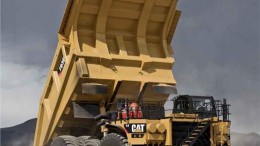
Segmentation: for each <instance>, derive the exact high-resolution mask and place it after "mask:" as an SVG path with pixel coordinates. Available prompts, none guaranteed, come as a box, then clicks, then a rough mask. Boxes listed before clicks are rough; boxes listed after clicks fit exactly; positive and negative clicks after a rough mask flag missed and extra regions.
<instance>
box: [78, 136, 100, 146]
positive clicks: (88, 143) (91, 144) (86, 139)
mask: <svg viewBox="0 0 260 146" xmlns="http://www.w3.org/2000/svg"><path fill="white" fill-rule="evenodd" d="M77 139H78V141H81V143H82V144H83V146H100V140H99V139H96V138H95V137H91V136H80V137H78V138H77Z"/></svg>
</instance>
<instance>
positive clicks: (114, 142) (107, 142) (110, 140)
mask: <svg viewBox="0 0 260 146" xmlns="http://www.w3.org/2000/svg"><path fill="white" fill-rule="evenodd" d="M101 146H128V141H127V139H126V138H125V137H123V136H121V135H119V134H116V133H110V134H108V135H107V136H105V137H103V138H102V140H101Z"/></svg>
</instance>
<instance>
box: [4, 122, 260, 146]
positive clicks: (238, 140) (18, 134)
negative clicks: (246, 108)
mask: <svg viewBox="0 0 260 146" xmlns="http://www.w3.org/2000/svg"><path fill="white" fill-rule="evenodd" d="M35 127H36V119H31V120H28V121H26V122H24V123H22V124H20V125H17V126H14V127H8V128H2V129H1V130H0V131H1V146H33V138H34V130H35ZM231 142H232V143H231V144H232V146H260V135H258V134H256V133H249V134H242V133H234V132H232V133H231Z"/></svg>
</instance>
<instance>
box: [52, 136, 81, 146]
mask: <svg viewBox="0 0 260 146" xmlns="http://www.w3.org/2000/svg"><path fill="white" fill-rule="evenodd" d="M51 146H82V143H81V142H80V141H78V140H77V138H76V137H74V136H69V135H64V136H59V137H57V138H55V139H54V140H53V141H52V143H51Z"/></svg>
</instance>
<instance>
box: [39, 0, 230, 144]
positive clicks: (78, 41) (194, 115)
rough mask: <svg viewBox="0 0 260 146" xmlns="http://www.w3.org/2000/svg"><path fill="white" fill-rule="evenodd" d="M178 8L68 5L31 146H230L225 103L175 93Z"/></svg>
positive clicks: (135, 2) (165, 2) (105, 0)
mask: <svg viewBox="0 0 260 146" xmlns="http://www.w3.org/2000/svg"><path fill="white" fill-rule="evenodd" d="M176 5H177V0H68V4H67V8H66V11H65V14H64V17H63V20H62V23H61V26H60V29H59V32H58V40H59V41H58V45H57V49H56V52H55V55H54V59H53V62H52V65H51V67H50V71H49V74H48V78H47V82H46V85H45V87H44V91H43V94H42V97H41V100H40V107H39V114H38V120H37V127H36V131H35V139H34V146H100V145H101V146H130V145H139V146H140V145H143V146H144V145H145V146H146V145H149V146H150V145H152V146H192V145H194V146H229V145H230V132H229V127H230V121H229V110H228V109H229V105H228V104H227V103H226V100H224V101H223V102H222V101H219V100H214V98H213V97H211V96H190V95H177V90H176V86H175V85H176V81H175V79H174V76H173V72H172V66H173V64H174V62H175V61H174V58H173V49H172V46H171V40H172V38H173V35H174V32H175V29H176V25H177V22H178V20H179V18H180V14H181V12H180V11H178V10H177V9H176ZM173 95H174V96H175V98H173V100H169V97H170V96H171V97H172V96H173ZM166 102H171V103H172V104H171V105H172V107H170V110H167V109H165V108H164V104H165V103H166ZM166 111H168V112H166Z"/></svg>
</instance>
